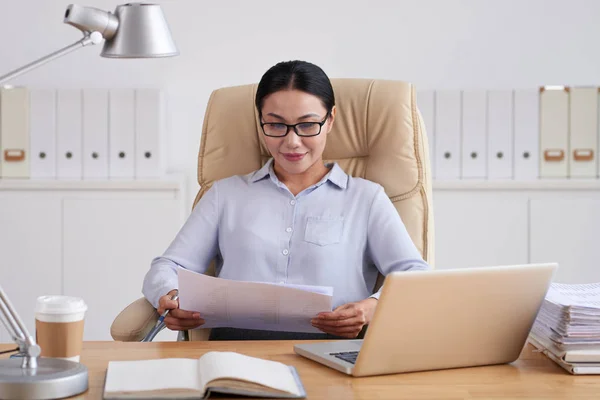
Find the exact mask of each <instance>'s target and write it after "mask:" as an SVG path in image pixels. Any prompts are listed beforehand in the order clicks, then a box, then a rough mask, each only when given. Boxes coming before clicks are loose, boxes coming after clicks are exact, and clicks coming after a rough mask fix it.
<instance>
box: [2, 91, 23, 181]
mask: <svg viewBox="0 0 600 400" xmlns="http://www.w3.org/2000/svg"><path fill="white" fill-rule="evenodd" d="M0 135H1V136H2V137H1V138H0V143H1V145H2V148H1V149H2V151H1V153H2V154H1V156H0V164H1V166H0V171H1V173H2V178H29V173H30V168H29V159H30V156H29V90H28V89H27V88H24V87H3V88H1V89H0Z"/></svg>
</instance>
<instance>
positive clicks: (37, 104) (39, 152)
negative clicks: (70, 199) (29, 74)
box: [29, 88, 56, 179]
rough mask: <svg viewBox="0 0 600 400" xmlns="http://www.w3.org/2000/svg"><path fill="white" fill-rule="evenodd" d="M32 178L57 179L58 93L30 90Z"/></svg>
mask: <svg viewBox="0 0 600 400" xmlns="http://www.w3.org/2000/svg"><path fill="white" fill-rule="evenodd" d="M29 110H30V118H29V137H30V138H29V140H30V147H31V152H30V155H31V177H32V178H50V179H53V178H56V91H55V90H53V89H41V88H36V89H30V91H29Z"/></svg>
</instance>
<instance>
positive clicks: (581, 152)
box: [573, 149, 594, 161]
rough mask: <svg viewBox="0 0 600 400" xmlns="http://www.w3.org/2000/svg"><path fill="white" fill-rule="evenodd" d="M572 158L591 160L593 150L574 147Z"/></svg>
mask: <svg viewBox="0 0 600 400" xmlns="http://www.w3.org/2000/svg"><path fill="white" fill-rule="evenodd" d="M573 158H574V159H575V161H592V160H593V159H594V150H592V149H575V150H573Z"/></svg>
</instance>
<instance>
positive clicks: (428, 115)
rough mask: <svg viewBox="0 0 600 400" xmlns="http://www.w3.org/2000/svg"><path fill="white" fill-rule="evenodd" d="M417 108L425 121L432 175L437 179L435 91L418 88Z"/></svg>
mask: <svg viewBox="0 0 600 400" xmlns="http://www.w3.org/2000/svg"><path fill="white" fill-rule="evenodd" d="M417 108H418V109H419V111H420V112H421V117H422V118H423V122H424V123H425V132H426V133H427V140H428V142H429V160H430V163H431V175H432V177H433V179H435V91H433V90H418V91H417Z"/></svg>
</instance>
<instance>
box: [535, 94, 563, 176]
mask: <svg viewBox="0 0 600 400" xmlns="http://www.w3.org/2000/svg"><path fill="white" fill-rule="evenodd" d="M568 154H569V89H568V88H563V87H558V88H544V87H543V88H541V89H540V178H566V177H567V176H568V175H569V174H568V167H569V164H568V162H567V157H568Z"/></svg>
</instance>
